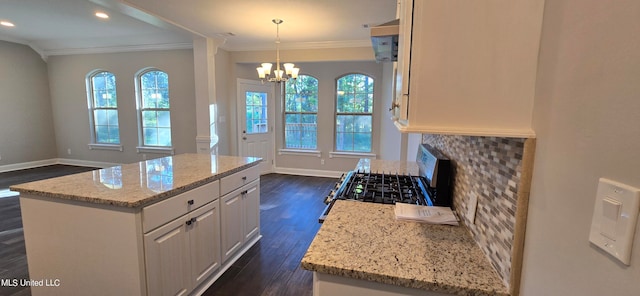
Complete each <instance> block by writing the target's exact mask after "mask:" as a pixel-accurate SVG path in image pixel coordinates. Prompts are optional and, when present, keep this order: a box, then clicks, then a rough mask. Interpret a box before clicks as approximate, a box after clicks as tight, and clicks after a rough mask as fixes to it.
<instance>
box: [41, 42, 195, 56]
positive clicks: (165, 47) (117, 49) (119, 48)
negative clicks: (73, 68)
mask: <svg viewBox="0 0 640 296" xmlns="http://www.w3.org/2000/svg"><path fill="white" fill-rule="evenodd" d="M192 48H193V43H170V44H146V45H126V46H108V47H90V48H62V49H53V50H45V51H44V53H45V54H46V55H47V56H55V55H74V54H95V53H119V52H134V51H154V50H173V49H192Z"/></svg>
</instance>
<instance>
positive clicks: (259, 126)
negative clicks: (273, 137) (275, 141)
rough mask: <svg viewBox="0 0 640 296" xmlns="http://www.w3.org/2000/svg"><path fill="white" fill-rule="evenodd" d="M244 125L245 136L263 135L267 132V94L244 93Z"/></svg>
mask: <svg viewBox="0 0 640 296" xmlns="http://www.w3.org/2000/svg"><path fill="white" fill-rule="evenodd" d="M246 103H247V108H246V109H245V110H246V113H247V114H246V117H245V118H246V121H245V123H246V125H247V134H264V133H266V132H267V93H265V92H251V91H248V92H246Z"/></svg>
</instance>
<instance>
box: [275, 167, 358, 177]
mask: <svg viewBox="0 0 640 296" xmlns="http://www.w3.org/2000/svg"><path fill="white" fill-rule="evenodd" d="M273 172H274V173H276V174H286V175H298V176H312V177H325V178H340V176H342V174H344V173H345V172H339V171H338V172H337V171H323V170H310V169H296V168H275V169H274V171H273Z"/></svg>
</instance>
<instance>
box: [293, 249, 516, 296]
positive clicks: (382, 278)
mask: <svg viewBox="0 0 640 296" xmlns="http://www.w3.org/2000/svg"><path fill="white" fill-rule="evenodd" d="M300 267H301V268H302V269H305V270H308V271H314V272H319V273H325V274H329V275H335V276H341V277H347V278H351V279H356V280H364V281H373V282H376V283H381V284H388V285H393V286H399V287H406V288H413V289H418V290H425V291H430V292H438V293H449V294H452V295H476V296H485V295H486V296H510V295H509V293H508V292H506V293H503V292H499V291H496V290H489V289H487V290H481V289H474V288H465V287H459V286H455V285H449V284H445V283H437V282H423V281H417V280H413V279H407V278H401V277H394V276H389V275H383V274H374V273H369V272H366V271H359V270H350V269H342V268H337V267H334V266H327V265H323V264H316V263H312V262H309V261H307V260H305V258H304V257H303V258H302V260H301V262H300ZM456 291H464V292H463V293H462V294H458V293H456ZM469 293H471V294H469Z"/></svg>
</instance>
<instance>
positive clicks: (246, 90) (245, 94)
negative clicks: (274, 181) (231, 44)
mask: <svg viewBox="0 0 640 296" xmlns="http://www.w3.org/2000/svg"><path fill="white" fill-rule="evenodd" d="M237 101H238V133H239V135H238V147H239V150H240V151H239V154H240V156H254V157H260V158H262V163H260V170H261V173H262V174H265V173H269V172H272V171H273V155H274V150H275V148H274V142H275V140H274V138H273V136H274V133H273V125H274V104H273V103H274V89H273V85H272V84H264V85H263V84H262V83H260V81H254V80H247V79H238V100H237Z"/></svg>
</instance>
